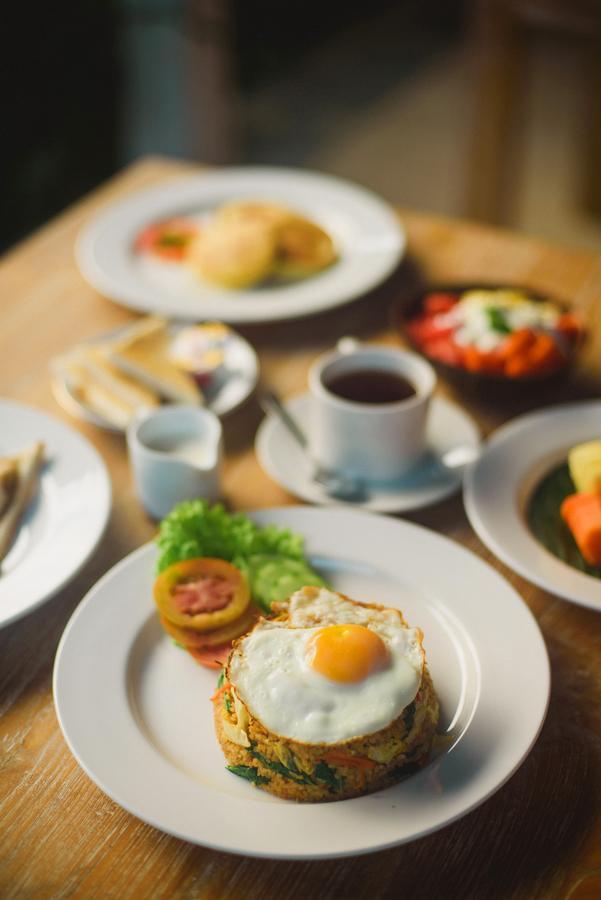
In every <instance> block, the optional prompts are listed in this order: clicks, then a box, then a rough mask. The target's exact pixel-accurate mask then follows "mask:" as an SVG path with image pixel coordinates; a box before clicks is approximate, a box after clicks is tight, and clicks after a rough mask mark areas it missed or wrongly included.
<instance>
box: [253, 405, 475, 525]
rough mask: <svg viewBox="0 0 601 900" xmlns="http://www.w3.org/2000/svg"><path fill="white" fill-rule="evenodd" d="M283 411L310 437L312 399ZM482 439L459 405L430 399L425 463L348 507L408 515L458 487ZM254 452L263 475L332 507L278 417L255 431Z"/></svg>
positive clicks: (371, 488) (376, 486)
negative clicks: (409, 512) (288, 413)
mask: <svg viewBox="0 0 601 900" xmlns="http://www.w3.org/2000/svg"><path fill="white" fill-rule="evenodd" d="M285 405H286V409H287V410H288V411H289V412H290V414H291V415H292V416H293V418H294V419H295V420H296V421H297V422H298V424H299V425H300V426H301V429H302V431H304V433H305V434H308V433H309V423H310V406H311V397H310V395H309V394H301V395H300V396H298V397H294V398H293V399H291V400H288V401H287V402H286V404H285ZM479 443H480V435H479V432H478V428H477V426H476V425H475V423H474V422H473V420H472V419H471V418H470V417H469V416H468V415H467V413H465V412H464V411H463V410H462V409H461V408H460V407H459V406H456V405H455V404H454V403H450V402H449V401H448V400H444V399H443V398H442V397H434V398H433V400H432V405H431V409H430V416H429V419H428V428H427V446H428V451H427V453H426V455H425V456H424V460H423V462H422V463H420V464H419V465H418V466H416V467H415V469H413V470H412V471H411V472H410V473H408V474H407V475H405V476H404V477H403V478H399V479H398V480H396V481H391V482H374V483H372V484H369V485H368V488H367V489H368V496H367V497H366V498H365V500H361V501H353V502H352V504H351V505H352V506H358V507H361V508H363V509H369V510H372V512H383V513H392V512H408V511H409V510H411V509H420V508H421V507H423V506H429V505H430V504H432V503H436V502H437V501H439V500H442V499H443V498H444V497H447V496H449V494H452V493H453V492H454V491H456V490H457V489H458V488H459V487H460V486H461V480H462V478H463V471H464V469H465V466H466V464H467V463H468V462H470V461H472V460H473V459H474V456H475V455H476V454H477V453H478V447H479ZM255 449H256V452H257V456H258V458H259V462H260V463H261V466H262V467H263V469H264V470H265V471H266V472H267V474H268V475H269V476H270V477H271V478H273V480H274V481H276V482H277V483H278V484H279V485H281V486H282V487H284V488H286V490H287V491H290V493H291V494H294V495H295V496H296V497H300V498H302V499H303V500H307V501H309V503H323V504H328V503H330V504H331V503H336V504H340V503H341V501H340V500H335V499H333V498H332V497H330V496H329V495H328V494H327V493H326V492H325V490H324V489H323V487H321V485H319V484H317V483H316V482H315V481H313V480H312V478H311V463H310V462H309V460H308V458H307V456H306V454H305V452H304V451H303V450H302V449H301V447H300V446H299V444H298V443H297V442H296V441H295V440H294V438H293V437H291V436H290V434H289V432H288V430H287V429H286V427H285V426H284V425H282V423H281V421H280V419H279V418H278V416H276V415H275V414H273V413H270V414H269V415H268V416H266V418H265V419H264V420H263V422H262V423H261V425H260V427H259V430H258V432H257V437H256V442H255Z"/></svg>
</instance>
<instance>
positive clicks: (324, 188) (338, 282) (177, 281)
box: [76, 167, 406, 323]
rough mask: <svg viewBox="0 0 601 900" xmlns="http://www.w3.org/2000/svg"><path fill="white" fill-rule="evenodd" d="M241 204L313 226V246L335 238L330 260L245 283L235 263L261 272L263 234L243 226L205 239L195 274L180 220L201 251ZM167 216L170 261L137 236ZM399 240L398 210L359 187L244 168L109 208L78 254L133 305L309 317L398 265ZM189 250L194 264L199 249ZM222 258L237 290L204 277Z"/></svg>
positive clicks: (204, 313) (203, 314)
mask: <svg viewBox="0 0 601 900" xmlns="http://www.w3.org/2000/svg"><path fill="white" fill-rule="evenodd" d="M242 203H245V204H253V205H254V206H257V205H261V206H262V207H263V208H266V209H268V210H272V209H274V208H276V207H277V208H285V209H288V210H290V211H291V213H292V215H293V216H296V217H297V220H298V217H301V218H302V219H304V220H306V221H307V222H309V226H308V227H309V228H310V229H311V228H313V229H317V232H316V233H317V236H318V241H317V243H318V245H319V246H321V241H322V240H325V239H326V238H327V240H328V241H331V244H332V246H333V253H332V254H330V257H328V259H327V260H326V262H327V263H328V264H327V265H325V266H324V267H323V268H316V269H315V270H314V271H311V272H309V273H308V274H305V273H302V272H299V271H297V270H296V268H295V270H294V271H293V272H291V271H290V266H289V265H286V266H284V269H283V270H282V271H283V275H284V277H282V275H280V276H278V277H275V278H274V277H269V278H265V279H263V280H258V281H257V282H256V283H252V284H246V285H245V284H243V283H242V281H241V279H240V277H239V276H240V272H239V271H238V269H239V262H240V260H242V259H244V260H245V261H246V263H247V265H248V267H249V269H248V271H249V272H251V274H252V273H254V274H257V273H258V272H259V271H260V265H261V264H262V263H263V261H264V258H263V254H264V252H267V251H266V250H265V246H264V236H261V235H260V236H259V239H258V242H257V240H256V235H255V234H254V233H252V232H253V231H254V226H251V227H250V232H251V233H250V234H248V233H247V232H248V231H249V228H248V227H247V224H248V223H247V224H244V225H243V228H242V233H237V234H236V235H235V236H234V240H233V242H232V243H231V244H230V242H229V240H228V241H226V242H225V244H223V242H222V240H221V235H220V234H218V235H217V244H215V238H214V236H213V235H211V236H210V238H209V240H210V246H209V251H210V252H207V253H206V254H205V256H206V259H204V261H203V259H202V258H201V268H202V267H203V265H204V272H205V277H202V276H201V277H199V274H198V267H197V266H196V265H195V264H190V265H188V264H186V260H185V259H183V260H182V259H181V258H178V257H181V256H182V251H183V250H185V246H184V245H185V244H186V241H187V238H186V234H185V233H184V231H182V227H181V222H182V220H183V221H185V222H186V223H188V226H189V227H192V228H193V229H194V230H196V231H197V232H199V234H200V240H201V257H202V254H203V253H204V251H203V249H202V232H203V229H206V228H207V227H209V228H210V229H212V224H211V223H212V220H213V219H214V218H215V216H216V214H217V213H218V212H219V210H221V208H222V207H224V206H225V205H228V206H229V207H230V208H231V206H232V205H236V206H238V207H239V206H240V204H242ZM165 222H167V223H169V222H171V223H172V225H171V230H170V231H168V232H167V233H166V234H164V235H163V239H162V240H163V245H165V243H166V244H167V246H166V248H165V249H166V250H167V251H169V252H170V253H171V255H172V257H173V254H174V253H175V255H176V258H165V256H164V255H163V257H162V258H157V257H156V254H154V255H153V254H149V253H148V252H146V250H147V248H148V240H147V239H146V240H142V239H141V238H142V237H144V238H147V235H148V227H149V226H154V225H155V224H156V223H158V224H159V225H161V223H162V225H164V224H165ZM173 223H175V224H173ZM324 236H325V237H324ZM151 237H152V235H151ZM305 240H306V237H305V236H303V235H302V234H301V235H298V234H294V235H292V243H294V245H295V247H294V249H295V250H296V249H298V247H297V244H302V247H301V248H300V249H301V250H302V251H303V253H304V250H305V249H306V243H305ZM309 243H311V241H309ZM405 243H406V238H405V233H404V230H403V228H402V226H401V224H400V222H399V220H398V217H397V216H396V214H395V212H394V210H393V209H392V208H391V207H390V206H389V205H388V204H387V203H385V202H384V201H383V200H381V199H380V198H379V197H378V196H376V195H375V194H372V193H371V192H370V191H368V190H366V189H364V188H362V187H359V186H358V185H354V184H352V183H350V182H347V181H342V180H340V179H337V178H333V177H332V176H329V175H324V174H319V173H316V172H306V171H300V170H296V169H285V168H269V167H264V168H263V167H245V168H230V169H222V170H220V171H214V172H206V173H204V174H199V175H192V176H187V177H183V178H179V179H176V180H173V181H169V182H168V183H166V184H162V185H159V186H158V187H153V188H148V189H145V190H143V191H140V192H138V193H137V194H133V195H132V196H131V197H129V198H127V199H126V200H124V201H122V202H120V203H117V204H114V205H112V206H110V207H108V208H107V209H106V210H105V211H104V212H103V213H101V214H100V215H98V216H96V217H95V218H94V219H93V220H92V221H91V222H89V223H88V224H87V225H86V226H85V227H84V229H83V230H82V232H81V233H80V235H79V237H78V240H77V245H76V258H77V262H78V264H79V268H80V270H81V272H82V274H83V276H84V277H85V278H86V280H87V281H88V282H89V283H90V284H91V285H92V286H93V287H94V288H96V290H98V291H100V292H101V293H103V294H105V295H106V296H107V297H109V298H111V299H112V300H115V301H116V302H118V303H121V304H122V305H123V306H127V307H129V308H131V309H135V310H139V311H143V312H149V313H160V314H164V315H167V316H170V317H175V318H185V319H192V320H198V319H203V318H205V319H220V320H221V321H223V322H230V323H231V322H262V321H269V320H276V319H288V318H295V317H298V316H306V315H311V314H313V313H317V312H321V311H323V310H325V309H330V308H331V307H335V306H339V305H341V304H344V303H348V302H349V301H350V300H352V299H354V298H356V297H359V296H361V295H362V294H364V293H367V291H369V290H371V289H372V288H374V287H375V286H376V285H377V284H379V283H380V282H381V281H383V280H384V279H385V278H386V277H388V275H390V274H391V273H392V271H393V270H394V269H395V268H396V266H397V265H398V263H399V261H400V259H401V257H402V255H403V252H404V248H405ZM154 246H156V241H155V244H154ZM190 246H192V244H191V245H190ZM192 256H193V257H194V259H192V263H194V260H195V259H197V258H198V254H194V253H193V254H192ZM224 257H226V259H225V263H224V265H222V266H221V268H222V269H224V268H225V275H226V276H227V277H226V281H230V282H231V281H232V278H233V276H235V278H234V281H235V282H236V284H238V286H235V284H234V283H232V284H231V285H230V286H229V287H226V286H225V284H219V283H217V282H215V281H214V280H213V281H212V282H211V281H208V280H207V278H206V275H207V274H208V272H207V265H209V266H210V269H211V270H212V269H213V268H214V265H215V262H216V261H217V260H218V261H220V263H223V261H224ZM280 262H281V261H280ZM257 266H258V267H259V268H257ZM232 268H233V269H234V270H236V271H234V272H233V275H232ZM281 269H282V267H281V265H280V266H279V269H278V270H281ZM212 274H213V276H214V275H215V273H212ZM221 274H222V275H223V272H222V273H221ZM243 274H246V273H243ZM291 275H292V276H294V277H290V276H291Z"/></svg>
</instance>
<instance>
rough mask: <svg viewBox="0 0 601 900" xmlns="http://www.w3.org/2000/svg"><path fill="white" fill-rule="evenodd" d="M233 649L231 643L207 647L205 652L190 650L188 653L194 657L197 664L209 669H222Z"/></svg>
mask: <svg viewBox="0 0 601 900" xmlns="http://www.w3.org/2000/svg"><path fill="white" fill-rule="evenodd" d="M231 649H232V643H231V641H228V642H227V644H219V646H217V647H207V648H206V649H205V650H192V649H190V648H188V653H189V654H190V656H193V657H194V659H195V660H196V662H197V663H200V665H201V666H206V668H207V669H222V668H223V667H224V665H225V664H226V662H227V658H228V656H229V655H230V650H231Z"/></svg>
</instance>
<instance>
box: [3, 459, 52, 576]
mask: <svg viewBox="0 0 601 900" xmlns="http://www.w3.org/2000/svg"><path fill="white" fill-rule="evenodd" d="M43 459H44V444H43V443H42V442H41V441H36V443H35V444H33V445H32V446H31V447H28V448H27V449H26V450H23V451H22V452H21V453H19V454H18V455H17V456H13V457H8V458H7V459H4V460H2V463H3V469H4V471H5V472H8V471H12V472H13V474H12V475H9V482H10V483H11V484H12V489H11V490H10V491H9V493H8V503H6V502H5V505H4V508H3V511H2V513H1V514H0V563H1V562H2V560H3V559H4V557H5V556H6V554H7V553H8V550H9V549H10V545H11V544H12V541H13V538H14V536H15V534H16V532H17V529H18V527H19V523H20V522H21V518H22V516H23V514H24V512H25V510H26V509H27V507H28V505H29V503H30V501H31V500H32V499H33V497H34V495H35V494H36V492H37V489H38V484H39V473H40V469H41V467H42V462H43ZM15 470H16V474H14V473H15ZM5 478H6V476H5ZM5 490H6V487H5Z"/></svg>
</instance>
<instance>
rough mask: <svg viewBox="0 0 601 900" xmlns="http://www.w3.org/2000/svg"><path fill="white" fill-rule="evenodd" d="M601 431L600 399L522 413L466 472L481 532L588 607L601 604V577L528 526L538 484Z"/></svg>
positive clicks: (515, 564) (470, 510) (504, 555)
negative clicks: (571, 561) (559, 553)
mask: <svg viewBox="0 0 601 900" xmlns="http://www.w3.org/2000/svg"><path fill="white" fill-rule="evenodd" d="M600 435H601V402H600V401H599V400H590V401H586V402H583V403H574V404H570V405H569V406H553V407H550V408H549V409H545V410H542V411H541V412H536V413H529V414H528V415H524V416H519V417H518V418H517V419H514V420H513V421H512V422H509V423H508V424H507V425H504V426H503V427H502V428H499V429H498V431H495V433H494V434H493V435H492V437H491V438H490V439H489V440H488V442H487V444H486V446H485V449H484V450H483V452H482V455H481V456H480V458H479V459H478V461H477V462H476V463H475V464H474V465H473V466H471V467H470V468H469V469H468V471H467V472H466V475H465V490H464V503H465V509H466V512H467V515H468V517H469V520H470V522H471V524H472V527H473V529H474V531H475V532H476V533H477V534H478V536H479V537H480V539H481V540H482V541H483V543H485V544H486V546H487V547H488V548H489V549H490V550H491V551H492V552H493V553H494V554H495V556H498V558H499V559H500V560H501V561H502V562H504V563H505V565H507V566H510V567H511V568H512V569H514V570H515V571H516V572H519V574H520V575H523V577H524V578H527V579H528V580H529V581H532V582H533V583H534V584H537V585H538V586H539V587H542V588H543V589H544V590H546V591H551V593H553V594H557V595H558V596H560V597H563V598H564V599H565V600H570V601H572V602H573V603H579V604H581V605H582V606H589V607H591V608H592V609H598V610H601V580H599V579H598V578H594V577H593V576H592V575H587V574H586V573H584V572H579V571H578V570H577V569H574V568H572V566H569V565H567V563H564V562H562V560H560V559H558V558H557V557H556V556H553V554H552V553H550V552H549V551H548V550H547V549H546V547H543V545H542V544H541V543H539V541H537V539H536V538H535V537H534V535H533V534H532V533H531V531H530V529H529V528H528V524H527V521H526V515H525V511H526V508H527V503H528V500H529V498H530V496H531V495H532V492H533V490H534V489H535V488H536V486H537V485H538V484H539V483H540V481H541V480H542V478H543V477H544V476H545V475H546V474H547V473H548V472H550V471H551V469H553V468H555V466H558V465H559V464H560V463H562V462H565V460H566V458H567V455H568V451H569V450H570V449H571V448H572V447H573V446H574V445H575V444H581V443H583V442H584V441H590V440H595V439H598V438H599V436H600Z"/></svg>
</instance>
